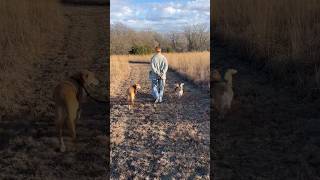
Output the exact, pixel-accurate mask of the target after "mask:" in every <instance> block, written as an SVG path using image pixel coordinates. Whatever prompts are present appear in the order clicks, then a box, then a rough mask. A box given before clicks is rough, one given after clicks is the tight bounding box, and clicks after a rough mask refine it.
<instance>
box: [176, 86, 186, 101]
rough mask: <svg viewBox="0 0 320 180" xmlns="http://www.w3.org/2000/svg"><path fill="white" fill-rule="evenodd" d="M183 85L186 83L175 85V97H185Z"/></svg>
mask: <svg viewBox="0 0 320 180" xmlns="http://www.w3.org/2000/svg"><path fill="white" fill-rule="evenodd" d="M183 85H184V83H176V84H175V88H174V92H175V95H176V96H177V97H178V98H179V99H180V98H181V97H182V95H183Z"/></svg>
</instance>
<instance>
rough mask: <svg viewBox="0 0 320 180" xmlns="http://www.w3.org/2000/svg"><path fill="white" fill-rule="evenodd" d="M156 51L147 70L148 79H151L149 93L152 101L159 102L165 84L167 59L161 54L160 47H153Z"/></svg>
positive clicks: (161, 99) (161, 98)
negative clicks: (149, 68) (148, 70)
mask: <svg viewBox="0 0 320 180" xmlns="http://www.w3.org/2000/svg"><path fill="white" fill-rule="evenodd" d="M155 51H156V53H155V54H154V55H153V56H152V58H151V63H150V64H151V70H150V72H149V79H150V80H151V85H152V88H151V94H152V96H153V97H154V99H155V102H154V103H161V102H162V101H163V94H164V87H165V84H166V73H167V71H168V61H167V59H166V57H165V56H164V55H163V54H161V48H160V47H159V46H157V47H156V48H155Z"/></svg>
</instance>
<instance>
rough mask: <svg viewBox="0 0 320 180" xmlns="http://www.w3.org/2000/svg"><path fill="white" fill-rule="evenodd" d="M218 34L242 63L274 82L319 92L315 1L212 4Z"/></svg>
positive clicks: (319, 27)
mask: <svg viewBox="0 0 320 180" xmlns="http://www.w3.org/2000/svg"><path fill="white" fill-rule="evenodd" d="M216 4H217V5H216V6H217V7H218V8H216V10H217V15H218V29H219V30H218V32H219V33H220V35H223V37H224V39H226V40H230V41H228V44H234V45H236V47H237V49H238V50H240V53H241V54H242V55H244V58H245V59H246V60H248V59H255V60H257V59H258V60H259V59H260V60H261V61H258V63H259V64H265V65H266V67H267V68H268V69H269V70H271V74H272V75H273V76H274V77H275V78H280V79H281V80H284V81H288V82H289V83H293V84H295V85H297V86H299V87H302V86H303V87H308V88H312V87H313V88H315V87H318V88H320V81H319V76H320V75H319V72H320V70H319V69H320V66H319V64H320V59H319V56H320V51H319V50H318V49H319V47H320V41H319V38H320V34H319V33H318V32H319V31H320V13H319V12H320V4H319V2H318V1H317V0H306V1H301V0H280V1H278V0H270V1H256V0H242V1H238V0H229V1H221V0H217V1H216Z"/></svg>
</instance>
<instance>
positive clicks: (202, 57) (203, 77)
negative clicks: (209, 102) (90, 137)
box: [110, 52, 210, 96]
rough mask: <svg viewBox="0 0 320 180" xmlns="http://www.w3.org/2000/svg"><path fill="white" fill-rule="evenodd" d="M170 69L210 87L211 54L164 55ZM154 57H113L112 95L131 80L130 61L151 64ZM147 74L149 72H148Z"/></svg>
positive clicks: (111, 74)
mask: <svg viewBox="0 0 320 180" xmlns="http://www.w3.org/2000/svg"><path fill="white" fill-rule="evenodd" d="M164 56H166V57H167V59H168V63H169V68H171V69H173V70H175V71H176V72H178V73H179V74H180V75H181V76H184V77H186V78H188V79H189V80H192V81H193V82H195V83H196V84H198V85H205V86H206V87H208V85H209V82H210V53H209V52H187V53H164ZM151 57H152V55H151V54H150V55H140V56H139V55H112V56H111V62H110V76H111V77H110V80H111V81H110V82H111V84H110V94H111V96H113V95H115V92H116V89H117V88H118V87H119V85H120V83H121V82H123V81H127V80H128V79H129V77H128V76H129V74H128V72H129V71H130V69H129V64H128V63H129V61H141V62H149V61H150V59H151ZM146 73H147V72H146Z"/></svg>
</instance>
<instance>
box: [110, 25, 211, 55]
mask: <svg viewBox="0 0 320 180" xmlns="http://www.w3.org/2000/svg"><path fill="white" fill-rule="evenodd" d="M110 34H111V37H110V39H111V46H110V51H111V54H148V53H151V52H153V49H154V47H155V46H161V48H162V50H163V51H164V52H190V51H207V50H210V29H209V27H208V26H207V25H205V24H196V25H190V26H185V27H184V29H183V31H180V32H178V31H175V32H173V31H172V32H168V33H159V32H155V31H152V30H144V31H135V30H133V29H131V28H129V27H128V26H126V25H124V24H121V23H115V24H111V29H110Z"/></svg>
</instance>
